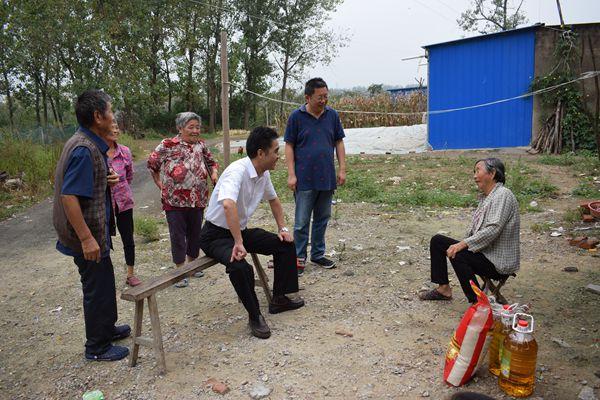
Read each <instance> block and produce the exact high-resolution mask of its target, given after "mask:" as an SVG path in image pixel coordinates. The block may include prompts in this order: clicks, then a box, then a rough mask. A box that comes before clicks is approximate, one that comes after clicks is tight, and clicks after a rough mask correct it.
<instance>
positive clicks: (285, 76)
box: [279, 51, 290, 123]
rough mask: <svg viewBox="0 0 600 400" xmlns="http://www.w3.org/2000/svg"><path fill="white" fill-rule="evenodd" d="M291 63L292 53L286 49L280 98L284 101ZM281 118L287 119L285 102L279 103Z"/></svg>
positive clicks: (282, 119)
mask: <svg viewBox="0 0 600 400" xmlns="http://www.w3.org/2000/svg"><path fill="white" fill-rule="evenodd" d="M289 64H290V55H289V53H288V52H287V51H286V53H285V60H283V80H282V83H281V97H280V100H281V101H282V102H283V101H285V90H286V89H287V80H288V74H289V69H288V67H289ZM279 118H280V120H281V122H282V123H283V121H285V116H284V115H283V103H279Z"/></svg>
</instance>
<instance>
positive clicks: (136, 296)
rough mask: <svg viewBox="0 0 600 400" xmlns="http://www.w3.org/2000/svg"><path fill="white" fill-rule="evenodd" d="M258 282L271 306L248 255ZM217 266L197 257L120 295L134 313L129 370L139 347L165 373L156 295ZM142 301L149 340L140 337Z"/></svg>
mask: <svg viewBox="0 0 600 400" xmlns="http://www.w3.org/2000/svg"><path fill="white" fill-rule="evenodd" d="M250 256H251V257H252V262H253V264H254V268H255V269H256V273H257V275H258V280H256V281H255V285H259V286H262V288H263V290H264V292H265V295H266V297H267V302H268V303H269V304H271V300H272V294H271V288H270V287H269V280H268V278H267V274H266V273H265V270H264V269H263V268H262V265H261V264H260V261H259V259H258V256H257V255H256V254H254V253H252V254H250ZM215 264H218V262H217V261H216V260H214V259H212V258H210V257H199V258H197V259H196V260H194V261H192V262H190V263H187V264H184V265H183V266H182V267H180V268H176V269H172V270H169V271H168V272H167V273H166V274H164V275H161V276H158V277H155V278H152V279H149V280H147V281H144V282H142V283H141V284H140V285H138V286H135V287H132V288H129V289H127V290H125V291H124V292H123V293H121V299H123V300H127V301H133V302H135V311H134V319H133V337H132V339H133V348H132V350H131V355H130V356H129V357H130V358H129V366H131V367H133V366H135V365H136V363H137V358H138V354H139V350H140V346H146V347H150V348H153V349H154V354H155V355H156V358H157V360H158V361H157V363H158V368H159V373H160V374H165V373H166V372H167V366H166V363H165V351H164V348H163V340H162V333H161V329H160V319H159V317H158V305H157V303H156V293H157V292H160V291H161V290H163V289H166V288H168V287H171V286H173V284H175V283H177V282H179V281H180V280H182V279H183V278H186V277H189V276H191V275H193V274H194V273H196V272H198V271H203V270H205V269H207V268H210V267H212V266H213V265H215ZM144 299H146V301H147V302H148V312H149V314H150V323H151V325H152V338H149V337H144V336H142V318H143V316H144Z"/></svg>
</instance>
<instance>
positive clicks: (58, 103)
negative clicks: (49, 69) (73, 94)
mask: <svg viewBox="0 0 600 400" xmlns="http://www.w3.org/2000/svg"><path fill="white" fill-rule="evenodd" d="M55 84H56V114H57V115H58V124H59V125H60V128H61V129H62V127H63V125H64V122H63V116H62V110H61V109H60V68H59V65H57V66H56V77H55Z"/></svg>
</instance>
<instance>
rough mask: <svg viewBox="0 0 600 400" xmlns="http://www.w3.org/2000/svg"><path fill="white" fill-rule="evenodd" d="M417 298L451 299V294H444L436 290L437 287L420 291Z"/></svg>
mask: <svg viewBox="0 0 600 400" xmlns="http://www.w3.org/2000/svg"><path fill="white" fill-rule="evenodd" d="M419 299H421V300H444V301H448V300H452V296H446V295H443V294H441V293H440V292H438V291H437V289H431V290H428V291H424V292H420V293H419Z"/></svg>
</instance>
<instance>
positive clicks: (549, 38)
mask: <svg viewBox="0 0 600 400" xmlns="http://www.w3.org/2000/svg"><path fill="white" fill-rule="evenodd" d="M570 27H571V28H572V29H573V30H574V31H575V32H576V33H577V34H578V35H579V38H578V41H577V42H578V43H577V45H578V46H579V52H580V54H582V56H583V58H582V60H581V67H580V66H579V65H575V66H574V68H575V71H577V73H580V72H584V71H593V70H594V67H593V62H592V55H591V52H590V49H589V41H588V37H590V38H591V41H592V46H593V50H594V55H595V62H596V70H600V23H593V24H577V25H571V26H570ZM560 34H561V32H560V26H545V27H540V28H538V29H537V30H536V33H535V66H534V76H535V77H540V76H544V75H546V74H548V73H550V72H551V71H552V69H553V68H554V66H555V65H556V61H555V59H554V47H555V43H556V42H557V41H558V38H559V35H560ZM581 85H585V93H586V95H587V102H588V105H589V108H590V109H591V110H592V111H593V110H594V109H595V108H594V107H595V102H596V98H597V97H596V96H597V94H596V89H595V85H594V79H586V80H584V81H582V82H581V84H579V86H580V87H581ZM551 112H552V110H544V109H543V108H542V106H541V101H540V97H539V96H534V98H533V115H532V118H533V120H532V132H531V138H532V140H533V139H534V138H535V137H536V136H537V135H538V133H539V131H540V128H541V126H542V123H541V118H542V117H543V116H544V115H546V116H547V115H548V114H549V113H551Z"/></svg>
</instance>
